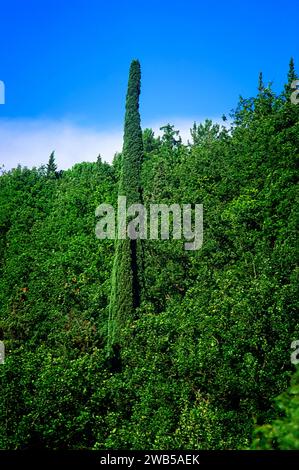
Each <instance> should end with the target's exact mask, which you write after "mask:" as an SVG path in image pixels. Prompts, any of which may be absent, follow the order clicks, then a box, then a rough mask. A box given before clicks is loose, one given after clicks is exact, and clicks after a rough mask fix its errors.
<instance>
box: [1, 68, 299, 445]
mask: <svg viewBox="0 0 299 470" xmlns="http://www.w3.org/2000/svg"><path fill="white" fill-rule="evenodd" d="M290 79H291V78H290ZM139 92H140V68H139V64H138V63H137V62H135V61H134V62H133V64H132V67H131V75H130V79H129V87H128V96H127V110H126V125H125V143H124V148H123V152H122V154H117V155H116V156H115V158H114V161H113V164H112V165H111V166H110V165H108V164H105V163H102V161H101V160H100V159H98V161H97V162H95V163H82V164H78V165H75V166H74V167H73V168H72V169H71V170H68V171H65V172H63V173H62V175H61V177H60V178H49V175H48V174H47V168H40V169H36V168H33V169H31V170H29V169H27V168H21V167H18V168H17V169H15V170H12V171H10V172H3V174H2V175H1V176H0V255H1V256H0V339H1V340H4V342H5V346H6V362H5V364H4V365H1V366H0V380H1V394H2V395H1V397H2V398H1V403H0V429H1V435H0V447H1V448H4V449H24V448H26V449H27V448H31V449H32V448H48V449H52V448H53V449H83V448H84V449H115V448H116V449H169V450H170V449H175V448H177V449H194V450H196V449H249V448H255V449H272V448H274V449H298V421H299V418H298V377H299V376H298V371H297V372H296V373H295V375H294V376H293V379H292V383H291V387H290V388H289V389H288V384H289V380H290V376H291V375H292V374H293V366H292V364H291V363H290V353H291V350H290V345H291V342H292V341H293V340H297V339H298V338H299V326H298V313H297V312H298V268H297V265H296V259H297V257H298V246H297V245H298V244H297V243H296V242H297V240H296V227H297V221H298V209H297V207H298V203H297V167H296V163H297V160H298V148H299V106H297V105H294V104H292V103H290V101H289V100H287V99H286V97H285V91H284V92H283V93H282V94H280V95H275V94H274V92H273V91H272V90H271V87H270V86H266V85H265V84H264V83H263V80H262V76H261V77H260V80H259V89H258V94H257V96H256V97H252V98H249V99H246V100H243V99H241V100H240V102H239V104H238V106H237V109H236V111H235V113H234V114H233V123H232V125H231V128H230V129H227V128H224V127H221V126H220V125H219V124H215V123H212V122H211V121H208V120H207V121H205V122H204V123H202V124H195V125H194V126H193V128H192V133H191V137H192V141H191V143H188V145H185V144H183V143H182V141H181V139H180V137H179V134H178V133H177V132H178V131H176V130H175V129H174V127H173V126H172V125H170V124H169V125H167V126H165V127H164V135H163V136H162V137H161V138H156V137H155V136H154V133H153V131H152V130H149V129H147V130H145V131H144V132H143V134H142V133H141V131H140V117H139V111H138V98H139ZM133 124H134V125H133ZM127 137H128V139H127ZM142 146H144V150H143V152H144V153H143V152H142ZM120 181H121V185H120V186H119V184H120ZM120 188H121V189H120ZM140 188H142V199H141V194H140ZM120 190H121V191H123V192H122V194H125V195H126V196H127V197H130V202H129V203H131V202H140V201H141V200H142V201H143V202H144V204H145V205H146V207H148V205H149V204H150V203H165V204H172V203H178V204H189V203H202V204H203V207H204V242H203V246H202V248H201V249H200V250H198V251H194V252H186V251H185V250H184V243H183V242H184V241H183V240H175V241H173V240H170V241H167V240H163V241H161V240H160V241H153V240H148V241H147V242H146V243H145V244H144V246H143V249H144V287H145V288H144V292H145V294H146V295H145V296H144V297H143V296H142V298H141V299H140V300H141V301H140V302H138V303H137V302H135V300H136V298H135V297H134V295H133V272H135V273H136V272H137V273H138V269H137V270H135V268H136V266H135V264H133V267H132V244H131V243H130V241H129V240H123V241H119V242H117V244H116V246H114V242H113V241H112V240H101V241H99V240H97V239H96V237H95V234H94V226H95V222H96V221H95V219H94V212H95V208H96V207H97V206H98V205H99V204H100V203H102V202H106V203H110V204H112V205H113V206H114V207H116V201H117V195H118V191H120ZM135 198H137V199H135ZM136 246H137V247H138V244H136ZM141 260H142V262H143V257H142V256H140V254H139V253H138V250H137V249H136V251H135V258H134V263H136V264H138V263H139V262H140V261H141ZM113 265H114V267H113ZM133 268H134V269H133ZM112 272H113V276H112V279H111V273H112ZM139 272H140V271H139ZM111 284H112V285H111ZM111 291H112V295H111ZM109 305H110V307H109ZM111 306H112V307H113V312H114V314H116V317H114V318H115V319H117V321H119V330H118V331H117V330H114V332H113V331H111V327H112V328H113V323H111V321H110V322H108V316H109V308H110V309H111ZM110 312H111V310H110ZM107 325H109V328H110V330H109V331H108V328H107ZM111 335H114V340H113V341H112V342H111ZM109 338H110V344H111V343H112V344H111V347H112V345H113V346H114V348H113V354H112V355H111V356H110V358H108V359H107V356H106V348H107V342H108V340H109ZM117 342H119V343H120V345H121V348H119V347H118V345H117ZM277 396H278V398H277V399H276V404H277V407H276V408H274V407H273V397H277ZM254 428H256V429H255V431H254ZM253 431H254V437H253V443H252V435H253Z"/></svg>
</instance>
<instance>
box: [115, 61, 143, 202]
mask: <svg viewBox="0 0 299 470" xmlns="http://www.w3.org/2000/svg"><path fill="white" fill-rule="evenodd" d="M140 80H141V71H140V63H139V61H138V60H133V61H132V63H131V66H130V73H129V82H128V91H127V97H126V114H125V126H124V145H123V154H122V174H121V181H120V194H121V195H123V196H127V203H128V205H130V204H134V203H138V202H141V190H140V171H141V163H142V155H143V142H142V131H141V126H140V114H139V95H140Z"/></svg>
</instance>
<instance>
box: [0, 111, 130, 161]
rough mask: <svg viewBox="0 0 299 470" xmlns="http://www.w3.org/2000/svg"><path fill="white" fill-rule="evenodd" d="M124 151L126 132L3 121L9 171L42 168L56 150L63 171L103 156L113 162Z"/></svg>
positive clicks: (0, 139)
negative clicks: (123, 141) (115, 155)
mask: <svg viewBox="0 0 299 470" xmlns="http://www.w3.org/2000/svg"><path fill="white" fill-rule="evenodd" d="M121 147H122V131H121V130H118V129H113V130H111V131H102V132H101V131H97V130H94V129H92V128H87V127H82V126H78V125H76V124H74V123H71V122H66V121H57V122H56V121H55V122H54V121H47V120H12V119H11V120H1V121H0V164H4V165H5V169H7V170H8V169H10V168H14V167H16V166H17V165H18V164H19V163H20V164H21V165H22V166H28V167H32V166H40V165H41V164H45V163H47V161H48V158H49V155H50V153H51V152H52V151H53V150H55V156H56V162H57V165H58V167H59V168H60V169H66V168H70V167H71V166H72V165H74V164H75V163H78V162H82V161H95V160H96V158H97V156H98V154H99V153H100V154H101V155H102V157H103V159H104V160H106V161H110V162H111V161H112V158H113V156H114V153H115V152H117V151H120V150H121Z"/></svg>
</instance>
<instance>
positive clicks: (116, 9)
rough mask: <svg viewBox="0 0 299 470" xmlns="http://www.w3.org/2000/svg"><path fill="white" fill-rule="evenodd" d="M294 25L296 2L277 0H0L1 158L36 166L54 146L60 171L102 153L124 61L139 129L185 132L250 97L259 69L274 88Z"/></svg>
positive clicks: (117, 123)
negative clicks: (137, 87) (134, 72)
mask: <svg viewBox="0 0 299 470" xmlns="http://www.w3.org/2000/svg"><path fill="white" fill-rule="evenodd" d="M297 31H298V17H297V14H296V8H295V3H293V4H292V3H289V4H288V3H286V2H283V1H280V0H275V1H263V0H260V1H256V0H251V1H249V0H248V1H246V2H242V1H236V0H233V1H226V2H223V1H218V0H215V1H213V2H207V1H202V0H197V1H196V0H190V1H188V0H186V1H177V0H172V1H169V0H165V1H157V0H151V1H149V2H144V1H141V0H139V1H135V0H127V1H122V0H119V1H113V0H111V1H110V2H109V1H107V0H105V1H102V0H84V1H83V0H72V1H70V0H60V1H59V0H43V1H40V0H26V1H22V0H18V1H17V0H9V1H3V0H0V44H1V48H0V80H2V81H3V82H4V83H5V87H6V94H5V95H6V96H5V98H6V102H5V104H4V105H0V163H4V164H5V167H6V168H10V167H12V166H15V165H16V164H17V163H18V162H20V163H21V164H27V165H29V166H31V165H33V164H37V165H39V164H41V163H43V162H46V161H47V158H48V154H49V152H51V150H53V149H55V150H56V156H57V160H58V163H59V164H60V166H61V167H62V168H63V167H68V166H70V165H71V164H73V163H74V162H76V161H83V160H94V159H95V158H96V156H97V154H98V153H99V152H101V153H102V155H103V157H104V158H105V159H107V160H111V158H112V156H113V153H114V152H115V151H116V150H120V148H121V138H122V122H123V116H124V98H125V93H126V84H127V74H128V68H129V64H130V61H131V60H132V59H133V58H138V59H139V60H140V62H141V67H142V95H141V113H142V124H143V126H144V127H145V126H152V127H154V128H155V129H158V128H159V126H160V125H163V124H165V123H167V122H169V121H170V122H173V123H175V124H176V125H177V127H178V128H181V130H182V133H183V136H186V135H187V132H188V129H189V128H190V127H191V125H192V123H193V121H194V120H197V121H200V120H202V119H204V118H205V117H210V118H214V119H219V118H220V117H221V115H222V114H223V113H226V114H228V113H229V111H230V110H231V109H232V108H233V107H234V106H235V105H236V104H237V101H238V97H239V95H240V94H241V95H243V96H251V95H253V94H254V93H255V90H256V84H257V77H258V73H259V71H260V70H262V71H263V73H264V78H265V81H270V80H271V81H273V82H274V89H275V90H280V88H281V87H282V85H283V83H284V80H285V76H286V73H287V68H288V62H289V59H290V57H291V56H293V57H294V59H295V64H298V63H299V55H298V47H296V46H297V45H298V34H297ZM297 70H298V67H297Z"/></svg>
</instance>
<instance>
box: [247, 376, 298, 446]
mask: <svg viewBox="0 0 299 470" xmlns="http://www.w3.org/2000/svg"><path fill="white" fill-rule="evenodd" d="M275 401H276V408H277V412H279V413H280V418H277V419H275V420H274V421H273V422H272V423H271V424H264V425H263V426H259V427H257V428H256V429H255V432H254V440H253V443H252V448H253V449H258V450H260V449H262V450H272V449H276V450H278V449H280V450H298V449H299V370H297V371H296V372H295V374H294V375H293V377H292V382H291V386H290V387H289V388H288V390H287V391H286V392H284V393H282V394H281V395H279V396H278V397H277V398H276V400H275Z"/></svg>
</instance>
